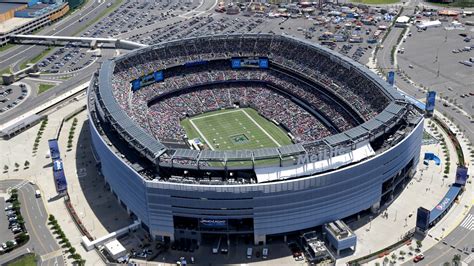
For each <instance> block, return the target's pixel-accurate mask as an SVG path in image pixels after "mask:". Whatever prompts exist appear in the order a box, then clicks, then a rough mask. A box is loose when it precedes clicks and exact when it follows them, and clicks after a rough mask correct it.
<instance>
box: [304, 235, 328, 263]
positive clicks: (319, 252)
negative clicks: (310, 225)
mask: <svg viewBox="0 0 474 266" xmlns="http://www.w3.org/2000/svg"><path fill="white" fill-rule="evenodd" d="M301 245H302V246H303V248H304V250H305V254H306V258H307V259H308V262H310V263H311V264H316V265H335V261H336V260H335V258H334V256H333V255H332V254H331V252H330V251H329V250H328V249H327V247H326V245H325V244H324V241H322V240H320V239H319V238H318V234H317V233H316V232H315V231H311V232H307V233H304V234H303V235H302V236H301Z"/></svg>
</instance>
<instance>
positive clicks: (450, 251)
mask: <svg viewBox="0 0 474 266" xmlns="http://www.w3.org/2000/svg"><path fill="white" fill-rule="evenodd" d="M473 230H474V208H471V210H470V211H469V214H468V215H467V216H466V218H464V220H463V221H462V222H461V224H460V225H459V226H458V227H456V229H454V230H453V231H452V232H451V233H450V234H449V235H447V236H446V237H445V238H444V239H442V240H440V241H439V243H438V244H436V245H435V246H433V247H432V248H430V249H429V250H428V251H426V252H425V253H424V255H425V259H424V260H423V262H422V264H423V265H443V264H444V263H445V262H451V260H452V259H453V257H454V255H456V254H459V255H461V261H464V262H465V263H467V265H473V263H474V252H472V251H471V250H472V249H474V234H473ZM411 264H414V263H413V262H407V263H405V264H404V265H411Z"/></svg>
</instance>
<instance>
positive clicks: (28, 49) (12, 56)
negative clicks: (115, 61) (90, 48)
mask: <svg viewBox="0 0 474 266" xmlns="http://www.w3.org/2000/svg"><path fill="white" fill-rule="evenodd" d="M109 2H113V1H110V0H108V1H102V2H101V3H98V0H91V1H89V2H87V3H86V5H85V6H84V7H83V8H82V9H80V10H77V11H75V12H74V13H73V14H72V15H70V16H67V17H66V18H64V19H62V20H61V21H59V22H58V23H55V24H53V25H51V26H47V27H45V28H43V29H42V30H40V31H39V32H38V33H36V34H37V35H48V36H52V35H53V36H54V35H60V36H73V35H74V34H76V33H77V31H78V30H80V29H81V28H82V27H84V26H85V25H86V24H87V23H88V22H89V21H90V20H92V19H93V18H94V17H96V16H97V15H99V14H100V13H101V12H102V11H103V10H105V9H107V3H109ZM81 17H84V18H86V19H84V20H83V21H82V22H78V21H79V18H81ZM45 49H46V48H45V47H44V46H39V45H32V46H23V45H17V46H15V47H13V48H10V49H8V50H6V51H5V52H3V53H0V58H1V59H0V69H5V68H7V67H9V66H13V69H14V70H18V69H19V65H20V64H21V63H22V62H24V61H27V60H29V58H33V57H35V56H36V55H38V54H40V53H41V52H42V51H44V50H45Z"/></svg>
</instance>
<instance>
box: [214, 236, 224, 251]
mask: <svg viewBox="0 0 474 266" xmlns="http://www.w3.org/2000/svg"><path fill="white" fill-rule="evenodd" d="M221 242H222V236H220V237H219V240H217V241H216V243H214V246H213V247H212V254H218V253H219V248H220V246H221Z"/></svg>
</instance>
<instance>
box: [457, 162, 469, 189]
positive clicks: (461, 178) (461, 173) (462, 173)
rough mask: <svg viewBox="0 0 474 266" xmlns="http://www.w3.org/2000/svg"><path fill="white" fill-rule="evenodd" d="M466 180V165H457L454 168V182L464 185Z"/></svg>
mask: <svg viewBox="0 0 474 266" xmlns="http://www.w3.org/2000/svg"><path fill="white" fill-rule="evenodd" d="M466 181H467V167H466V166H462V165H460V166H458V168H457V169H456V181H455V183H456V184H459V185H461V186H464V185H465V184H466Z"/></svg>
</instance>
